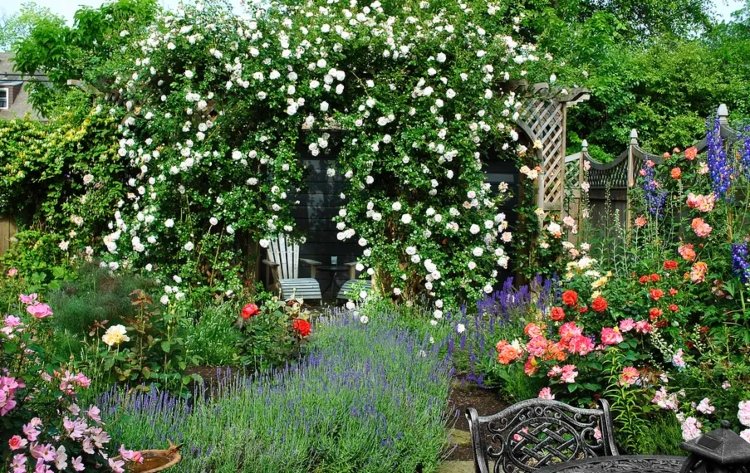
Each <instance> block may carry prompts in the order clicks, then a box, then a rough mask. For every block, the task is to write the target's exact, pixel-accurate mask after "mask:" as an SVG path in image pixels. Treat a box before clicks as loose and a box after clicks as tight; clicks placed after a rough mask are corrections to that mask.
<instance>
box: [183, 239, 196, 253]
mask: <svg viewBox="0 0 750 473" xmlns="http://www.w3.org/2000/svg"><path fill="white" fill-rule="evenodd" d="M184 248H185V250H186V251H193V249H194V248H195V245H194V244H193V242H192V241H189V242H187V243H185V246H184Z"/></svg>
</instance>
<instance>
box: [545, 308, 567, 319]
mask: <svg viewBox="0 0 750 473" xmlns="http://www.w3.org/2000/svg"><path fill="white" fill-rule="evenodd" d="M549 318H550V319H552V320H554V321H555V322H559V321H561V320H565V311H564V310H563V308H562V307H553V308H552V309H551V310H550V311H549Z"/></svg>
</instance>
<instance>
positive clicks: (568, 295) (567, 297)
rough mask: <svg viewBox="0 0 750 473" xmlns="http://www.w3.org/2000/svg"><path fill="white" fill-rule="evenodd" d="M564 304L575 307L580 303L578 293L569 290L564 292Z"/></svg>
mask: <svg viewBox="0 0 750 473" xmlns="http://www.w3.org/2000/svg"><path fill="white" fill-rule="evenodd" d="M562 301H563V304H565V305H567V306H569V307H573V306H574V305H576V304H578V293H577V292H576V291H572V290H567V291H565V292H563V293H562Z"/></svg>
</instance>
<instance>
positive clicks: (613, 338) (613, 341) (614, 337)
mask: <svg viewBox="0 0 750 473" xmlns="http://www.w3.org/2000/svg"><path fill="white" fill-rule="evenodd" d="M618 343H622V334H621V333H620V329H618V328H610V327H604V328H603V329H602V345H617V344H618Z"/></svg>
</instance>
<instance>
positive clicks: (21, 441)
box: [8, 435, 29, 450]
mask: <svg viewBox="0 0 750 473" xmlns="http://www.w3.org/2000/svg"><path fill="white" fill-rule="evenodd" d="M28 443H29V442H28V440H26V439H25V438H23V437H21V436H20V435H14V436H13V437H11V438H10V440H8V446H9V447H10V449H11V450H18V449H19V448H23V447H25V446H26V445H27V444H28Z"/></svg>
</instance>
